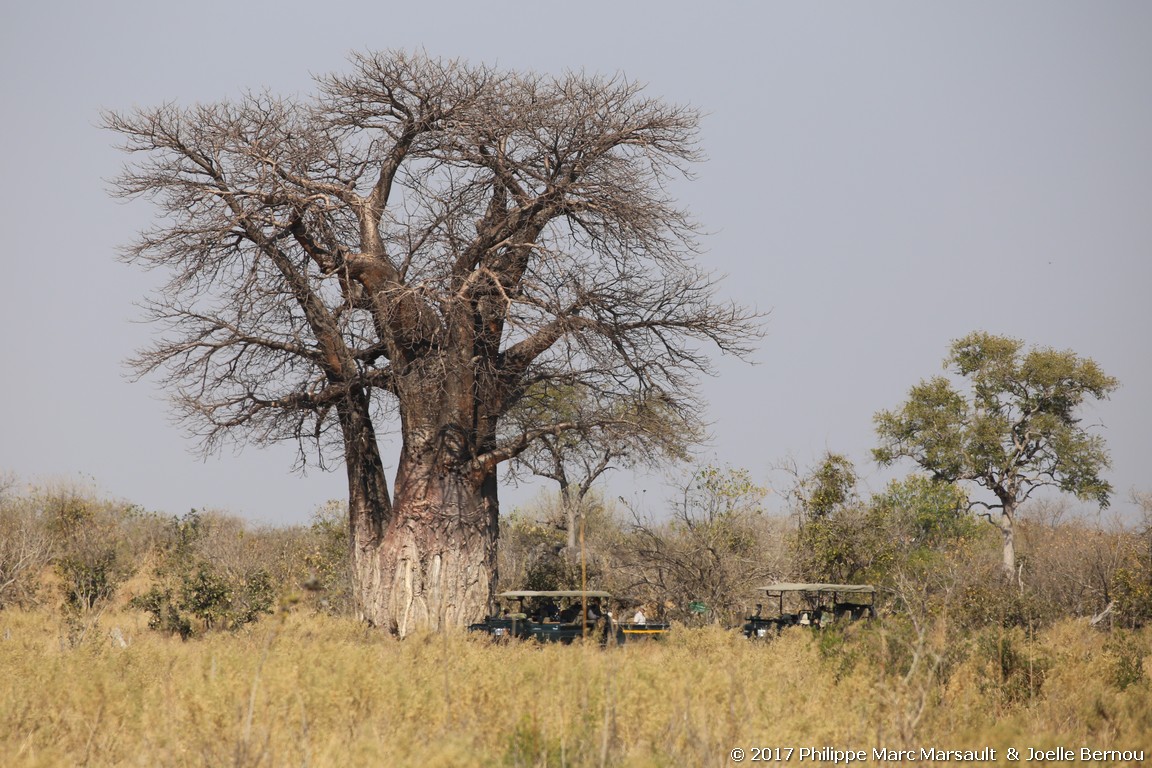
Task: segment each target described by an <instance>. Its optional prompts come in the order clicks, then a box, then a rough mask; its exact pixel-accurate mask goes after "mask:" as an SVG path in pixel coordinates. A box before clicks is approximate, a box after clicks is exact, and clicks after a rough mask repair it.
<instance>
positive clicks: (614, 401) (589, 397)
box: [508, 386, 705, 558]
mask: <svg viewBox="0 0 1152 768" xmlns="http://www.w3.org/2000/svg"><path fill="white" fill-rule="evenodd" d="M508 418H509V420H510V422H512V423H514V424H515V425H516V426H517V427H518V428H519V429H520V430H521V431H525V430H528V429H530V428H531V427H532V425H534V424H539V423H549V422H551V421H555V420H561V421H568V422H572V423H577V424H582V425H586V426H585V427H584V428H581V429H576V430H569V431H566V432H561V433H558V434H555V435H544V436H543V437H541V439H539V440H537V441H535V442H534V443H533V444H532V445H530V446H529V447H528V448H527V449H526V450H525V451H524V452H522V453H521V454H520V455H518V456H516V457H515V459H514V460H513V461H512V462H511V466H510V472H509V477H510V478H511V479H512V480H513V481H516V482H519V481H521V480H523V479H525V478H528V477H543V478H547V479H549V480H553V481H555V483H556V485H557V488H558V491H559V494H560V506H561V508H562V512H563V515H564V520H563V523H562V525H563V526H564V531H565V534H566V537H567V543H566V550H567V553H568V556H569V558H572V557H573V555H574V553H575V552H576V551H577V540H576V539H577V532H578V531H579V529H580V524H581V521H582V520H583V517H584V513H585V511H586V503H587V499H588V494H589V492H591V490H592V488H593V487H594V486H595V484H596V482H597V481H598V480H599V479H600V478H601V477H603V476H604V475H605V474H606V473H607V472H610V471H612V470H614V469H627V468H632V467H636V466H639V465H649V466H651V465H655V464H656V463H658V462H661V461H664V462H684V461H687V460H688V459H689V457H690V454H689V450H690V448H691V446H692V445H693V444H696V443H700V442H701V441H703V439H704V436H705V431H704V424H703V421H702V419H701V418H700V416H699V414H698V413H695V412H689V411H686V410H684V409H682V408H677V407H674V406H670V405H666V398H665V397H664V394H663V393H662V392H659V391H657V392H646V393H643V394H640V395H638V396H636V397H633V398H629V399H621V398H619V397H610V398H608V399H607V401H604V400H602V399H600V398H598V397H597V393H596V392H594V391H590V390H589V389H588V388H587V387H584V386H578V387H551V386H538V387H535V388H533V389H532V390H531V391H529V392H527V393H525V395H524V397H523V398H521V400H520V402H519V403H518V404H517V406H516V407H515V408H514V409H513V410H512V412H511V413H509V414H508Z"/></svg>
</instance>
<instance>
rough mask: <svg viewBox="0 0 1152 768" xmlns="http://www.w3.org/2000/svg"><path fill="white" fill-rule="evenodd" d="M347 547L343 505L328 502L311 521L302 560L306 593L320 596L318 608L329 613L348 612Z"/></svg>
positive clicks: (348, 563)
mask: <svg viewBox="0 0 1152 768" xmlns="http://www.w3.org/2000/svg"><path fill="white" fill-rule="evenodd" d="M350 546H351V544H350V540H349V534H348V509H347V505H346V504H344V503H342V502H337V501H329V502H328V503H326V504H324V505H323V506H321V507H320V508H319V509H318V510H317V511H316V514H315V515H313V517H312V524H311V526H310V527H309V529H308V535H307V547H306V550H305V553H304V557H303V562H304V565H305V566H306V568H307V569H308V575H307V581H306V584H307V585H308V588H309V590H310V591H312V592H314V593H318V594H321V595H322V597H320V598H319V600H318V604H319V607H320V608H321V609H323V610H325V611H328V612H329V613H333V614H349V613H351V611H352V607H353V599H352V567H351V561H350V559H349V555H348V552H349V548H350Z"/></svg>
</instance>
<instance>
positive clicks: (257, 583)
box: [130, 510, 276, 639]
mask: <svg viewBox="0 0 1152 768" xmlns="http://www.w3.org/2000/svg"><path fill="white" fill-rule="evenodd" d="M236 522H237V521H231V520H228V519H227V518H222V517H219V516H216V517H213V516H208V515H205V514H203V513H201V512H197V511H196V510H192V511H191V512H189V513H188V514H187V515H185V516H183V517H181V518H176V519H174V520H172V522H171V524H170V528H169V535H170V537H169V541H168V544H167V546H166V547H165V548H164V550H163V552H162V553H161V555H160V558H159V560H160V562H159V565H158V566H157V568H156V579H157V583H156V584H154V585H153V586H152V587H151V588H150V589H149V590H148V591H147V592H145V593H143V594H141V595H139V596H137V597H135V598H133V599H132V601H131V603H130V605H132V607H134V608H138V609H140V610H143V611H146V612H147V613H148V614H149V619H148V626H149V627H150V628H152V629H155V630H159V631H162V632H170V633H172V634H177V635H180V637H182V638H184V639H187V638H189V637H191V636H192V635H193V634H195V633H196V632H197V631H198V630H203V631H207V630H211V629H236V628H238V627H241V626H244V625H245V624H250V623H252V622H254V621H256V620H257V619H258V618H259V617H260V616H261V615H263V614H269V613H272V606H273V605H274V604H275V601H276V591H275V589H274V587H273V581H272V578H271V576H270V575H269V574H268V572H267V571H266V570H264V568H263V567H262V563H261V561H260V560H259V559H258V558H252V559H250V560H249V561H248V563H247V564H246V567H244V566H239V565H237V564H238V563H242V562H243V558H237V559H236V560H235V562H232V563H221V562H218V561H213V560H210V559H208V558H207V557H206V556H205V554H204V550H205V549H206V548H207V547H206V546H205V545H206V544H211V543H212V541H213V539H212V536H213V530H214V529H215V530H216V531H217V532H218V531H219V530H220V529H224V530H225V531H226V532H228V533H231V534H234V533H236V531H237V530H241V531H242V529H241V528H238V527H237V526H236ZM229 566H231V567H229Z"/></svg>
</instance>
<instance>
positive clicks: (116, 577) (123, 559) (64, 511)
mask: <svg viewBox="0 0 1152 768" xmlns="http://www.w3.org/2000/svg"><path fill="white" fill-rule="evenodd" d="M37 501H38V502H39V503H41V504H43V508H44V515H45V519H46V524H47V528H48V530H49V532H50V533H51V535H52V537H53V538H54V540H55V541H56V546H55V549H56V552H57V557H56V562H55V567H56V573H57V574H58V575H59V577H60V581H61V589H62V591H63V597H64V605H65V608H67V609H69V610H73V611H77V612H87V611H91V610H92V609H94V608H96V607H97V606H99V605H101V604H102V603H106V602H107V601H109V600H110V599H111V598H112V597H114V596H115V595H116V593H117V590H118V589H119V587H120V585H121V584H122V583H123V582H124V581H125V580H126V579H127V578H128V577H130V576H132V575H133V574H134V573H136V572H137V570H139V568H140V567H141V565H142V558H143V553H145V552H146V551H147V550H148V548H149V546H150V543H151V541H152V540H153V537H154V536H155V535H156V525H155V523H156V522H157V518H156V517H155V516H154V515H151V514H149V513H147V512H145V511H144V510H142V509H140V508H139V507H136V506H134V505H130V504H120V503H116V502H110V501H104V500H100V499H98V498H96V497H95V496H94V495H92V494H89V493H84V492H81V491H80V490H78V489H75V488H56V489H48V490H47V491H44V492H41V493H40V494H39V495H38V496H37Z"/></svg>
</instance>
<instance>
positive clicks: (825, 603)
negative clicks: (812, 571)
mask: <svg viewBox="0 0 1152 768" xmlns="http://www.w3.org/2000/svg"><path fill="white" fill-rule="evenodd" d="M757 592H763V593H764V594H765V599H764V601H763V602H760V603H757V604H756V611H755V613H753V614H752V615H751V616H749V617H748V618H747V619H746V621H747V623H746V624H744V635H745V636H746V637H752V638H755V637H768V636H770V635H775V634H776V633H778V632H779V631H780V630H781V629H783V628H784V627H791V626H806V627H816V628H820V627H826V626H828V625H829V624H831V623H832V622H834V621H857V620H859V619H870V618H872V617H874V616H875V615H876V588H875V587H873V586H872V585H870V584H823V583H814V584H800V583H781V584H769V585H768V586H766V587H760V589H758V590H757Z"/></svg>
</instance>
